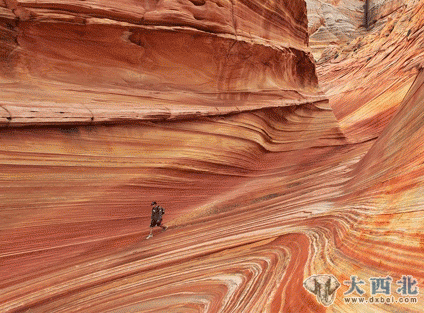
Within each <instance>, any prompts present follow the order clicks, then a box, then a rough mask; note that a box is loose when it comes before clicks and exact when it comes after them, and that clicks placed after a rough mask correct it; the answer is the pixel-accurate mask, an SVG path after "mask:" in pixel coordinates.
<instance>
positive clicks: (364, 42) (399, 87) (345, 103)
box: [317, 1, 424, 142]
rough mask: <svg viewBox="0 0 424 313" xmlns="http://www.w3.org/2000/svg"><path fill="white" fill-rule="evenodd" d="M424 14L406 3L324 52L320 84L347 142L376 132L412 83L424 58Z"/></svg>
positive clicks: (412, 3)
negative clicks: (357, 35)
mask: <svg viewBox="0 0 424 313" xmlns="http://www.w3.org/2000/svg"><path fill="white" fill-rule="evenodd" d="M423 13H424V7H423V4H422V3H420V2H417V1H407V2H405V5H404V6H403V7H402V8H401V9H399V10H397V11H395V12H394V13H392V14H390V15H389V16H386V17H385V18H384V20H381V21H380V22H379V23H378V25H376V26H375V27H374V28H373V29H371V30H370V32H369V33H367V34H366V35H365V36H360V37H358V38H356V39H355V40H353V41H352V42H351V43H349V44H348V45H345V46H343V47H340V48H339V49H333V50H331V51H330V49H329V51H327V52H328V53H327V52H324V53H325V54H326V57H325V58H322V59H321V61H320V64H321V65H320V66H318V69H317V71H318V74H319V76H320V81H321V85H322V86H323V88H324V90H325V91H326V94H327V95H328V96H329V98H330V104H331V107H332V108H333V110H334V113H335V115H336V117H337V119H338V120H339V122H340V126H341V128H342V130H343V132H344V133H345V134H346V136H347V137H348V139H349V140H350V141H353V142H357V141H363V140H370V139H375V138H376V137H377V136H378V135H380V134H381V132H382V131H383V129H384V128H385V127H386V126H387V124H388V122H389V121H390V120H391V119H392V118H393V116H394V114H395V113H396V111H397V109H398V108H399V105H400V103H401V102H402V100H403V98H404V97H405V95H406V93H407V92H408V90H409V88H410V87H411V85H412V82H413V81H414V79H415V77H416V75H417V73H418V70H417V69H418V68H419V67H420V66H421V65H422V63H423V57H424V54H423V53H424V50H423V47H424V42H423V36H422V34H423V32H422V30H423V19H422V18H421V16H422V14H423ZM382 82H384V83H382ZM365 91H366V92H365Z"/></svg>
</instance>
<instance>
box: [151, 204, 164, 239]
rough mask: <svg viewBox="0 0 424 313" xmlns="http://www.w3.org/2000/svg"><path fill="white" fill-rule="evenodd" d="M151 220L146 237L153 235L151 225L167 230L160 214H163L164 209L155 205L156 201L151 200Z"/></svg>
mask: <svg viewBox="0 0 424 313" xmlns="http://www.w3.org/2000/svg"><path fill="white" fill-rule="evenodd" d="M152 206H153V207H152V221H151V222H150V234H149V236H147V238H146V239H149V238H152V237H153V227H155V226H159V227H162V229H163V230H167V229H168V226H165V225H162V215H164V214H165V209H164V208H162V207H161V206H159V205H157V203H156V201H153V202H152Z"/></svg>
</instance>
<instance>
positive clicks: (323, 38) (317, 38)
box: [306, 0, 377, 60]
mask: <svg viewBox="0 0 424 313" xmlns="http://www.w3.org/2000/svg"><path fill="white" fill-rule="evenodd" d="M306 3H307V7H308V21H309V24H308V27H309V34H310V46H311V49H312V52H313V54H314V57H315V58H316V59H317V60H318V59H319V58H320V57H321V55H322V53H323V51H324V50H325V49H327V48H328V47H329V46H339V45H342V44H346V43H349V42H350V41H352V40H353V39H354V38H356V37H358V36H359V35H360V34H361V33H363V28H364V26H365V1H364V0H353V1H352V0H350V1H348V0H342V1H336V0H307V1H306ZM376 12H377V11H376ZM375 18H377V17H375Z"/></svg>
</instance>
